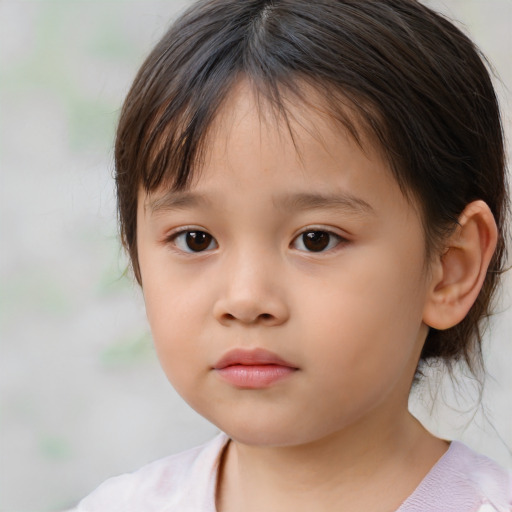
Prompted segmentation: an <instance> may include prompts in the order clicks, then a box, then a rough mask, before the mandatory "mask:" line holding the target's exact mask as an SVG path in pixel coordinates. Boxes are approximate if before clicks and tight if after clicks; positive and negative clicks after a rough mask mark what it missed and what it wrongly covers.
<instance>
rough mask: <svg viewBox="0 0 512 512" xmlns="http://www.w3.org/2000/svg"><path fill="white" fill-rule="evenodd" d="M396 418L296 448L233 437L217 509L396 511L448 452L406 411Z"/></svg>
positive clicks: (443, 444)
mask: <svg viewBox="0 0 512 512" xmlns="http://www.w3.org/2000/svg"><path fill="white" fill-rule="evenodd" d="M402 416H403V417H402V418H400V420H399V421H397V417H396V416H395V417H393V418H392V421H389V422H385V421H383V422H379V423H380V427H379V429H378V430H375V429H373V428H372V427H371V425H367V424H364V422H362V423H358V424H357V425H354V426H353V427H351V428H348V429H345V430H344V431H342V432H336V433H333V434H330V435H327V436H325V437H324V438H323V439H321V440H316V441H314V442H311V443H307V444H302V445H300V446H283V447H267V446H263V447H262V446H249V445H245V444H241V443H238V442H236V441H232V442H231V443H230V445H229V446H228V449H227V450H226V453H225V457H224V461H223V464H222V471H221V472H220V478H219V490H218V496H217V502H218V503H217V508H218V512H231V511H233V510H244V511H245V512H253V511H256V510H259V511H261V510H272V511H273V512H274V511H275V512H278V511H285V510H294V511H295V512H301V511H303V510H304V511H306V510H308V511H310V510H315V509H316V510H326V511H328V510H331V509H333V510H339V509H340V508H341V507H340V505H342V506H343V510H347V511H348V510H359V511H360V510H372V511H375V512H378V511H380V510H382V511H389V510H396V509H397V508H398V507H399V506H400V504H401V503H402V502H403V501H404V499H406V498H407V497H408V496H409V495H410V494H411V493H412V492H413V491H414V489H415V488H416V486H417V485H418V484H419V482H420V481H421V479H422V478H423V477H424V476H425V475H426V473H427V472H428V471H429V470H430V468H431V467H432V466H433V465H434V464H435V462H436V461H437V460H438V459H439V458H440V457H441V456H442V454H443V453H444V452H445V451H446V449H447V444H446V443H444V442H443V441H440V440H439V439H436V438H434V437H433V436H432V435H431V434H429V433H428V432H427V431H426V430H425V429H424V428H423V427H422V426H421V425H420V424H419V422H417V421H416V420H415V419H414V418H413V417H412V416H411V415H410V414H409V413H408V412H407V411H406V412H405V413H403V415H402ZM372 424H375V423H373V422H372ZM385 425H387V428H386V427H385ZM370 482H371V484H370V485H369V483H370ZM370 488H371V491H370V492H369V489H370Z"/></svg>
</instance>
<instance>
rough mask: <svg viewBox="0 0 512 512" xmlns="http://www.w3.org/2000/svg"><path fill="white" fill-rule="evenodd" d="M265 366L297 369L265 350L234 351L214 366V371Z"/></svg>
mask: <svg viewBox="0 0 512 512" xmlns="http://www.w3.org/2000/svg"><path fill="white" fill-rule="evenodd" d="M264 364H275V365H279V366H289V367H290V368H296V366H295V365H293V364H292V363H289V362H288V361H285V360H284V359H282V358H281V357H279V356H278V355H277V354H274V353H273V352H270V351H268V350H265V349H263V348H255V349H250V350H248V349H240V348H237V349H233V350H230V351H229V352H227V353H226V354H224V355H223V356H222V357H221V358H220V359H219V360H218V361H217V362H216V363H215V365H214V369H216V370H221V369H222V368H226V367H228V366H234V365H244V366H254V365H264Z"/></svg>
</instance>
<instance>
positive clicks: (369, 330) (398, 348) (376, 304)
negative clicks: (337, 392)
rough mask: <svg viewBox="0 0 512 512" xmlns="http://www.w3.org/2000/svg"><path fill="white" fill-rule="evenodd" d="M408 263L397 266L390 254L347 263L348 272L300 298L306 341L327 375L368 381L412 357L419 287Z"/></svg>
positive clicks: (413, 267)
mask: <svg viewBox="0 0 512 512" xmlns="http://www.w3.org/2000/svg"><path fill="white" fill-rule="evenodd" d="M358 256H360V255H359V254H358ZM408 260H409V259H408V258H407V257H404V258H400V259H399V260H397V257H396V254H395V253H394V252H393V251H382V252H381V253H380V255H379V258H377V259H372V260H370V259H365V258H361V257H359V258H357V260H356V259H355V260H354V261H351V262H350V264H348V262H347V266H346V268H347V269H350V271H348V270H344V269H342V268H340V270H339V272H338V273H337V274H336V278H335V279H331V280H328V281H327V280H326V281H325V282H324V283H323V285H322V286H320V287H318V288H317V291H316V293H313V290H311V291H310V292H309V293H308V292H307V291H306V292H305V293H304V296H305V297H309V299H307V302H305V303H304V312H306V311H307V312H308V314H307V318H309V319H310V328H311V331H310V336H312V335H315V338H316V340H317V342H316V343H315V345H314V346H315V351H316V352H315V353H316V355H317V357H322V359H323V362H322V364H324V365H325V366H326V367H329V368H330V370H329V371H332V374H333V375H339V374H340V371H341V372H350V373H354V371H353V369H354V368H357V369H358V371H359V375H361V376H362V378H363V379H364V376H366V377H370V378H373V376H374V374H376V373H378V372H381V373H382V371H383V368H384V367H385V368H390V369H391V368H397V367H401V366H403V365H405V364H407V363H408V361H409V359H410V358H411V357H412V356H413V353H414V352H415V351H416V349H417V340H418V336H419V330H420V327H421V325H422V322H421V318H422V311H423V304H424V302H423V299H424V282H423V279H422V274H421V267H419V266H418V265H411V264H410V263H408V262H407V261H408ZM409 261H410V260H409ZM420 261H421V260H420ZM303 317H304V318H306V314H305V313H304V315H303ZM304 329H307V323H305V325H304ZM322 354H323V356H321V355H322ZM335 366H336V368H335Z"/></svg>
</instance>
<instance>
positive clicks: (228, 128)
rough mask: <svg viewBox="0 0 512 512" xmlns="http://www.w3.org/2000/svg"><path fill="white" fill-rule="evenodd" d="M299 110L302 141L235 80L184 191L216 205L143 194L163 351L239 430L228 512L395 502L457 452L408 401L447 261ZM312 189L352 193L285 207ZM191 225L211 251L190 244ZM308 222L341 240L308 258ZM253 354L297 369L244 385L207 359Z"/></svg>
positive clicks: (352, 150)
mask: <svg viewBox="0 0 512 512" xmlns="http://www.w3.org/2000/svg"><path fill="white" fill-rule="evenodd" d="M291 113H292V115H293V116H294V118H293V119H294V120H292V128H293V130H294V135H295V143H296V146H295V145H294V143H293V141H292V139H291V138H290V136H289V133H288V131H287V128H286V127H285V124H284V123H283V122H281V121H279V120H278V121H276V120H275V119H274V118H273V117H272V115H270V114H269V113H268V112H267V111H265V107H264V106H261V105H260V106H259V107H258V106H257V102H256V101H255V99H254V95H253V93H252V91H251V89H250V87H249V86H248V85H247V84H244V83H242V84H240V85H239V87H238V88H237V89H235V90H234V91H233V93H232V94H231V95H230V97H229V99H228V101H227V102H226V104H225V105H224V107H223V109H222V111H221V112H220V113H219V115H218V118H217V119H216V121H215V123H214V126H213V127H212V130H211V137H210V140H209V141H208V155H207V158H206V161H205V164H204V166H203V168H202V169H201V172H200V173H198V175H197V177H196V178H197V179H195V180H194V181H193V182H192V185H191V187H190V188H189V189H188V192H190V193H193V194H196V195H201V196H203V197H204V198H206V201H207V202H203V203H197V202H196V203H194V202H191V201H190V200H186V201H184V200H181V201H180V202H179V204H177V201H176V199H177V198H178V196H177V195H176V194H171V193H169V192H168V191H167V190H160V191H157V192H155V193H153V194H151V195H146V194H145V192H144V191H141V192H140V195H139V204H138V219H137V222H138V231H137V237H138V254H139V262H140V268H141V276H142V286H143V292H144V297H145V302H146V308H147V315H148V319H149V323H150V326H151V330H152V333H153V337H154V342H155V346H156V350H157V353H158V356H159V359H160V362H161V365H162V367H163V369H164V371H165V373H166V375H167V376H168V378H169V380H170V382H171V383H172V384H173V386H174V387H175V388H176V389H177V391H178V392H179V393H180V394H181V395H182V396H183V398H184V399H185V400H186V401H187V402H188V403H189V404H190V405H191V406H192V407H193V408H194V409H196V410H197V411H198V412H199V413H200V414H201V415H203V416H204V417H206V418H207V419H209V420H210V421H211V422H213V423H214V424H215V425H217V426H218V427H219V428H220V429H221V430H223V431H224V432H226V433H227V434H228V435H229V436H230V437H231V439H232V441H231V442H230V443H229V445H228V448H227V450H226V452H225V454H224V456H223V458H222V461H221V468H220V473H219V481H218V493H217V508H218V511H219V512H230V511H234V510H244V511H246V512H251V511H252V510H270V511H272V512H278V511H281V510H283V511H284V510H294V511H299V512H300V511H302V510H340V506H341V504H342V506H343V510H344V511H350V510H354V511H355V510H359V511H360V510H372V511H376V512H379V511H388V510H389V511H391V510H396V508H398V506H399V505H400V503H401V502H402V501H403V500H404V499H405V498H406V497H407V496H408V495H410V494H411V492H412V491H413V490H414V488H415V487H416V486H417V484H418V483H419V482H420V481H421V479H422V478H423V477H424V476H425V474H426V473H427V472H428V471H429V469H430V468H431V467H432V465H433V464H435V462H436V461H437V460H438V459H439V458H440V457H441V456H442V454H443V453H444V452H445V451H446V449H447V447H448V444H447V443H446V442H445V441H442V440H439V439H437V438H435V437H433V436H432V435H431V434H429V433H428V432H427V431H426V430H425V429H424V428H423V427H422V426H421V425H420V424H419V423H418V422H417V421H416V420H415V419H414V418H413V417H412V416H411V415H410V414H409V412H408V409H407V401H408V396H409V391H410V387H411V382H412V379H413V376H414V373H415V369H416V366H417V362H418V359H419V355H420V352H421V348H422V346H423V343H424V341H425V337H426V335H427V332H428V327H427V325H426V323H425V321H424V316H425V312H426V311H428V312H429V314H431V313H432V307H433V306H432V297H433V295H434V294H435V293H436V291H437V290H438V289H439V286H438V285H439V282H440V279H441V277H440V274H439V269H438V268H437V267H436V268H429V265H427V263H426V261H425V238H424V232H423V229H422V224H421V219H420V216H419V214H418V210H417V208H416V207H415V205H414V204H411V202H409V201H408V200H407V199H406V198H405V197H404V196H403V194H402V192H401V191H400V189H399V187H398V185H397V183H396V182H395V181H394V179H393V178H392V176H391V172H390V170H389V168H388V165H387V163H386V162H385V161H384V160H383V159H382V158H381V156H380V155H379V153H378V151H376V150H374V149H373V148H372V147H371V145H369V144H366V145H365V150H364V151H363V150H362V149H361V148H360V147H359V146H358V145H357V144H356V143H355V142H354V141H353V140H351V139H350V138H349V136H348V135H346V134H345V133H344V132H343V131H342V130H341V129H340V128H339V127H337V126H334V125H333V124H332V123H331V122H330V121H329V120H327V119H325V118H323V117H322V116H321V115H320V114H319V113H318V112H317V111H315V110H312V109H308V108H306V107H303V108H301V109H299V108H297V109H295V110H294V109H293V107H291ZM267 114H269V115H267ZM304 193H309V194H311V193H313V194H324V195H325V194H336V195H337V196H339V197H342V198H343V201H341V202H340V204H338V205H337V206H336V207H333V206H332V205H331V206H328V205H325V204H323V205H322V204H320V205H317V207H315V208H312V207H311V205H310V206H309V207H305V208H297V207H294V206H293V205H291V204H285V203H283V201H282V197H283V196H285V195H290V194H292V195H293V194H304ZM181 197H182V196H181ZM186 230H188V231H195V232H197V231H201V232H204V233H207V234H208V235H210V236H211V239H210V238H208V237H207V238H206V240H207V241H209V240H211V243H209V244H207V247H206V248H205V250H201V251H199V252H193V251H191V249H190V247H189V246H187V244H186V236H185V234H183V232H184V231H186ZM308 230H309V231H323V232H329V233H332V235H327V239H328V241H329V244H328V245H327V247H326V249H325V250H322V251H320V252H313V251H311V250H308V247H307V246H306V245H305V243H304V238H303V237H302V236H301V235H302V234H303V233H305V232H308ZM180 233H181V234H180ZM434 316H435V315H434ZM256 347H258V348H264V349H267V350H270V351H272V352H274V353H276V354H277V355H279V356H280V357H281V358H283V359H285V360H286V361H289V362H291V363H293V365H294V367H296V368H297V371H295V372H293V374H292V375H291V376H290V377H288V378H286V379H284V380H282V381H279V382H277V383H275V384H273V385H272V386H270V387H268V388H265V389H250V390H249V389H240V388H238V387H236V386H233V385H231V384H229V383H227V382H225V381H224V380H223V379H222V378H221V377H220V376H219V374H218V372H217V371H216V370H214V369H213V367H214V366H215V363H216V362H217V361H218V360H219V359H220V358H221V357H222V356H223V355H224V354H225V353H226V352H228V351H229V350H231V349H234V348H256ZM368 482H371V492H369V491H368Z"/></svg>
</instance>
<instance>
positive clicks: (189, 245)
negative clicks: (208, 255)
mask: <svg viewBox="0 0 512 512" xmlns="http://www.w3.org/2000/svg"><path fill="white" fill-rule="evenodd" d="M171 240H172V242H173V243H174V244H175V245H176V246H177V247H178V249H180V250H181V251H183V252H188V253H190V252H203V251H206V250H207V249H213V248H215V247H216V243H215V239H214V238H213V236H212V235H210V234H209V233H205V232H204V231H193V230H188V231H182V232H181V233H178V234H176V235H174V236H173V237H172V238H171Z"/></svg>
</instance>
